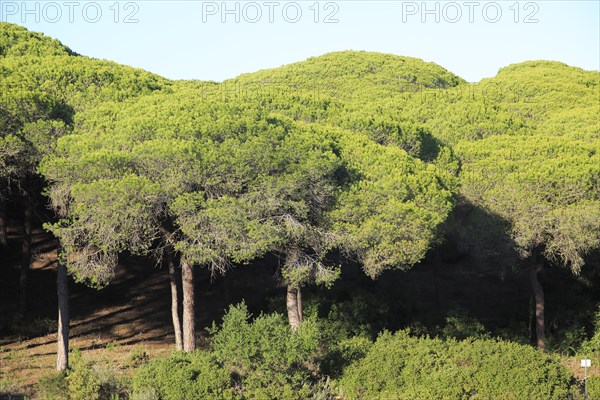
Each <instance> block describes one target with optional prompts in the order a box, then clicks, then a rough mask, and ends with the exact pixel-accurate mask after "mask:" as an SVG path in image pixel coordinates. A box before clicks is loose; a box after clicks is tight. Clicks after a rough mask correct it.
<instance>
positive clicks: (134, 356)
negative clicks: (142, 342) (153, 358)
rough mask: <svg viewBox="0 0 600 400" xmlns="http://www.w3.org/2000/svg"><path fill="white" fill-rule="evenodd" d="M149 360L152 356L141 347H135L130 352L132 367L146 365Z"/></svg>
mask: <svg viewBox="0 0 600 400" xmlns="http://www.w3.org/2000/svg"><path fill="white" fill-rule="evenodd" d="M149 360H150V356H149V355H148V353H147V352H146V350H144V349H142V348H140V347H135V348H134V349H133V350H131V353H130V354H129V366H130V367H132V368H138V367H140V366H142V365H146V364H147V363H148V361H149Z"/></svg>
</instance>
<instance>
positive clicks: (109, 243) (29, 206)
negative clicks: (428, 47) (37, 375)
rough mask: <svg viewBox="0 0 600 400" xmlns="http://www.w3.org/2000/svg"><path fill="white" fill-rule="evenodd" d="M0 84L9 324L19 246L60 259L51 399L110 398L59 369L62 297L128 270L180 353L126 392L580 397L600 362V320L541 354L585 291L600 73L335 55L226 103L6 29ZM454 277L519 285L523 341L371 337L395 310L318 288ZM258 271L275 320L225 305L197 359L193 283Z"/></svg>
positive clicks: (598, 196) (590, 277)
mask: <svg viewBox="0 0 600 400" xmlns="http://www.w3.org/2000/svg"><path fill="white" fill-rule="evenodd" d="M0 72H1V73H0V89H1V90H0V93H2V95H1V101H0V120H1V121H2V125H1V130H0V246H2V252H3V259H4V258H5V259H9V257H8V256H7V257H4V255H5V254H8V252H9V251H15V249H16V248H17V249H18V258H19V260H20V261H19V263H18V264H19V265H18V268H19V279H18V282H13V283H11V284H13V285H18V286H19V299H18V304H17V303H15V304H14V306H15V308H12V309H11V308H10V307H11V305H6V309H7V310H11V311H10V312H11V313H13V314H14V318H16V319H19V318H20V319H23V318H27V316H28V315H32V313H34V312H35V310H32V309H31V308H30V307H29V306H28V301H27V299H28V284H27V283H28V275H29V274H30V270H29V269H30V265H31V262H32V261H31V259H32V242H31V232H32V227H33V226H34V225H36V224H38V225H39V224H43V226H44V228H45V230H46V231H47V232H48V233H49V234H51V235H52V237H53V238H54V240H55V243H56V248H57V249H58V251H57V252H58V259H57V262H56V270H57V275H56V276H57V285H56V287H57V293H58V308H59V316H58V357H57V365H56V367H57V369H58V371H60V372H61V374H60V375H59V376H58V377H56V378H53V379H54V380H53V381H52V382H54V384H56V385H64V386H65V388H67V389H68V391H69V393H70V396H71V398H72V399H79V398H82V399H83V398H86V399H88V398H98V396H101V397H102V398H104V397H107V396H109V395H110V393H108V392H110V390H109V386H110V385H108V386H107V383H106V382H103V381H102V379H101V377H99V376H98V375H97V374H95V373H94V369H93V368H92V367H91V364H90V363H89V361H88V360H86V358H85V352H84V353H83V355H81V354H80V353H79V352H75V357H74V360H72V361H73V362H71V363H69V343H68V342H69V292H68V288H69V284H68V280H69V279H71V278H72V279H74V280H75V281H76V282H78V283H82V284H85V285H88V286H92V287H94V288H98V289H101V288H103V287H105V286H107V285H110V284H111V281H112V280H113V278H114V276H115V270H116V269H117V268H118V267H119V265H120V264H121V263H122V260H123V259H124V258H127V257H132V256H136V257H139V258H141V259H144V260H145V262H146V263H147V266H148V268H149V269H150V268H154V267H155V266H163V267H165V268H166V269H168V276H169V283H168V285H169V287H170V291H171V296H170V299H168V300H169V301H170V305H169V306H167V307H169V309H170V314H171V320H172V326H173V327H172V331H173V335H174V339H175V343H174V349H176V350H177V352H175V353H173V354H172V355H171V356H169V357H167V358H156V359H154V360H152V361H150V362H149V363H148V364H146V365H144V366H142V367H140V368H136V369H135V370H134V371H131V373H130V375H132V376H133V378H132V379H133V380H132V381H131V382H130V384H129V385H126V386H127V387H128V388H123V387H121V388H120V389H118V390H117V391H120V393H121V395H125V393H131V395H132V397H131V398H155V399H198V398H261V399H262V398H265V399H282V398H290V399H291V398H298V399H303V398H331V399H336V398H339V399H361V398H369V399H370V398H373V399H375V398H379V397H386V396H387V397H394V398H396V397H398V398H404V397H407V398H411V399H429V398H435V397H444V398H449V399H450V398H451V399H455V398H456V399H475V398H481V397H482V396H483V397H494V398H506V399H512V398H514V399H521V398H528V399H559V398H567V397H566V396H578V395H579V393H580V390H579V389H580V388H579V386H578V385H579V383H578V381H577V380H576V379H575V378H574V377H573V375H572V372H570V371H569V370H567V369H566V368H565V367H564V366H563V365H562V364H561V362H562V363H565V359H566V357H565V358H564V359H562V360H561V359H560V356H561V355H563V356H564V354H562V353H560V352H559V351H558V349H562V348H565V346H566V347H569V348H570V349H571V353H572V354H579V353H580V352H583V351H586V352H587V354H594V356H597V355H599V354H600V347H599V346H600V341H599V339H598V338H599V337H600V331H599V330H598V329H599V328H600V319H598V318H599V317H598V315H600V314H598V312H599V311H598V304H599V303H598V302H599V301H600V299H599V298H597V297H593V296H592V297H589V298H588V299H587V300H586V301H587V302H588V304H592V305H593V306H592V307H591V308H590V309H589V310H587V311H585V312H584V313H582V314H581V315H580V316H579V317H578V319H577V320H575V321H573V320H571V321H570V325H568V324H565V326H564V327H563V326H561V328H560V329H556V330H553V331H552V334H551V335H550V340H547V336H548V333H549V330H550V329H549V327H548V324H547V323H546V321H547V320H548V318H547V313H546V312H545V311H546V309H547V306H546V303H547V302H546V301H545V292H544V287H545V284H546V283H548V284H550V285H552V286H553V287H554V286H556V285H557V284H558V283H557V282H550V279H549V278H546V275H545V274H546V272H545V271H546V270H554V269H557V268H558V269H561V268H562V269H565V270H567V271H569V272H570V273H571V274H572V275H573V276H574V277H576V278H577V277H579V276H580V274H582V272H586V271H587V274H586V275H585V278H581V279H584V280H585V285H587V286H588V287H590V288H592V291H593V290H594V289H595V290H596V291H597V288H598V285H599V284H600V282H599V281H598V267H600V265H598V252H599V250H600V74H599V73H598V72H590V71H583V70H581V69H578V68H574V67H570V66H567V65H564V64H561V63H557V62H548V61H531V62H526V63H521V64H517V65H511V66H508V67H506V68H503V69H501V70H500V71H499V73H498V74H497V76H495V77H494V78H490V79H485V80H482V81H481V82H478V83H473V84H471V83H467V82H466V81H464V80H463V79H461V78H460V77H458V76H456V75H454V74H452V73H451V72H449V71H447V70H445V69H444V68H442V67H440V66H438V65H435V64H433V63H426V62H423V61H421V60H418V59H414V58H408V57H399V56H395V55H389V54H379V53H368V52H354V51H345V52H338V53H330V54H326V55H323V56H319V57H313V58H310V59H308V60H306V61H303V62H300V63H296V64H291V65H287V66H283V67H280V68H275V69H271V70H264V71H259V72H256V73H251V74H244V75H241V76H239V77H237V78H234V79H231V80H227V81H224V82H221V83H215V82H202V81H169V80H167V79H164V78H162V77H159V76H157V75H154V74H151V73H148V72H146V71H142V70H139V69H134V68H131V67H127V66H122V65H118V64H115V63H112V62H108V61H101V60H95V59H91V58H88V57H84V56H81V55H79V54H77V53H75V52H73V51H72V50H70V49H69V48H68V47H66V46H64V45H62V44H61V43H60V42H58V41H57V40H54V39H51V38H47V37H45V36H43V35H41V34H36V33H32V32H29V31H27V30H26V29H24V28H21V27H18V26H16V25H11V24H6V23H0ZM7 204H10V209H11V210H12V212H13V213H16V214H18V216H17V217H16V218H12V219H13V220H18V221H19V223H18V224H19V225H20V226H21V227H22V231H21V232H20V233H19V234H18V235H13V237H12V240H13V241H18V242H19V245H18V246H14V245H13V246H10V247H9V246H8V244H9V235H8V234H7V226H8V225H10V224H9V221H8V218H7V206H6V205H7ZM40 210H44V211H40ZM456 259H460V260H467V261H465V262H469V263H471V264H472V265H474V266H475V268H479V270H480V271H481V272H480V273H481V274H488V275H498V276H500V275H504V274H512V275H513V276H514V277H516V279H517V280H519V279H520V280H525V281H527V282H528V283H529V285H530V286H531V290H532V300H533V303H532V306H533V307H532V310H534V311H533V312H532V315H531V317H530V318H532V320H533V321H535V323H534V324H533V325H532V326H533V327H534V328H532V331H534V332H535V333H534V334H532V337H524V336H523V334H522V331H521V332H512V333H510V334H505V333H506V332H504V333H502V334H501V333H499V332H491V331H489V330H487V329H486V327H485V326H484V325H482V324H481V323H480V322H478V321H477V320H475V319H474V318H472V317H470V316H468V315H464V313H461V312H459V313H458V314H452V312H448V313H447V315H438V316H437V319H436V321H435V324H430V323H429V322H430V321H426V319H425V318H424V319H423V320H422V321H414V320H410V321H409V320H408V319H407V320H403V319H402V318H403V317H402V315H397V316H395V317H394V321H393V322H392V323H391V324H388V323H386V322H385V321H384V319H380V320H377V318H376V317H373V315H379V314H378V312H380V310H381V309H384V308H385V307H390V305H389V304H388V305H386V304H382V302H384V301H385V299H384V298H383V297H382V298H379V299H378V300H376V301H375V303H376V304H370V305H369V304H365V303H359V302H358V301H356V302H355V303H350V306H348V305H347V304H342V300H333V301H332V300H331V299H329V300H325V299H324V297H323V296H326V295H323V293H328V292H327V290H321V289H319V290H317V289H315V287H316V286H320V287H324V288H326V289H327V288H332V289H335V287H339V286H340V285H345V284H347V283H345V282H344V280H345V278H344V277H345V276H346V275H344V271H345V270H347V269H351V268H355V267H356V268H360V270H362V272H363V273H364V276H365V277H366V278H365V279H368V280H377V279H378V278H380V277H381V276H382V275H385V276H386V279H388V278H389V279H391V278H390V277H391V276H392V275H390V274H396V275H394V276H396V277H399V278H394V279H400V280H401V279H402V278H401V277H402V276H403V275H401V274H408V273H409V271H411V270H412V269H415V268H418V267H419V266H420V265H421V264H423V263H425V262H430V263H434V264H435V265H436V268H437V269H443V268H444V266H447V265H449V264H450V263H451V262H453V261H452V260H456ZM269 260H271V261H269ZM272 260H276V263H275V264H274V265H275V267H274V268H275V273H274V274H273V275H274V276H273V280H274V284H277V285H280V286H282V287H285V290H284V291H283V290H282V293H281V298H282V301H281V303H282V304H283V303H284V302H285V306H283V307H274V309H275V310H278V311H284V313H285V317H284V316H283V315H282V314H280V313H277V312H275V313H273V312H272V311H274V309H273V308H271V309H264V310H263V311H264V312H265V313H263V314H260V315H254V316H252V315H251V313H250V312H249V311H248V309H247V307H246V305H245V304H241V305H232V306H231V307H230V308H229V309H228V311H227V313H226V315H225V316H224V318H223V321H222V323H219V324H215V325H213V327H212V328H211V329H210V340H209V341H210V343H209V344H207V345H206V346H203V347H206V348H204V349H202V350H199V349H198V347H199V346H198V345H197V338H198V333H197V330H199V328H201V327H200V326H198V323H197V320H196V317H197V315H198V314H199V312H200V311H199V308H204V309H208V308H210V307H212V306H211V304H199V303H198V302H197V301H196V298H197V294H196V292H197V290H196V289H195V287H197V282H196V281H195V279H194V277H195V275H196V276H198V270H199V269H202V268H204V269H207V270H208V271H209V272H210V274H211V275H213V276H216V275H222V274H225V276H227V274H228V273H229V272H230V271H231V270H232V269H238V268H256V264H259V263H269V262H273V261H272ZM427 260H429V261H427ZM0 262H2V264H1V266H0V268H3V269H8V268H13V267H16V266H14V265H9V263H8V262H4V260H0ZM394 271H395V272H394ZM507 271H508V272H507ZM70 277H71V278H70ZM436 279H438V278H436ZM365 282H366V281H365ZM436 282H437V281H436ZM4 283H5V284H7V283H6V282H4ZM248 285H249V286H252V282H248ZM434 285H437V283H434ZM349 287H350V286H349ZM352 287H353V286H352ZM436 287H437V286H436ZM436 290H437V289H436ZM458 290H459V291H469V290H471V288H469V287H468V286H466V285H465V286H463V287H460V288H459V289H458ZM349 291H350V293H351V295H350V296H351V298H355V299H359V298H360V296H362V295H363V294H364V292H368V289H363V288H355V287H353V289H351V290H350V289H349ZM284 292H285V293H284ZM306 293H308V294H309V295H306ZM303 294H304V295H303ZM374 295H375V296H376V295H377V294H374ZM436 295H437V292H436ZM242 297H244V296H242ZM283 299H284V300H283ZM553 299H554V297H553ZM335 301H339V302H340V304H339V305H336V304H335ZM352 301H354V300H352ZM438 302H439V301H438ZM325 303H328V304H329V305H328V306H327V307H328V309H329V311H328V312H326V311H324V310H325V306H324V304H325ZM331 303H333V305H331ZM377 303H378V304H377ZM2 306H4V305H2ZM552 306H553V307H556V306H558V305H552ZM344 307H346V308H348V307H349V310H348V309H346V310H345V311H344ZM369 307H371V308H369ZM439 308H440V309H442V307H439ZM220 311H222V312H225V310H220ZM269 312H271V313H269ZM369 313H370V314H372V315H371V316H369V318H371V317H372V319H370V320H368V321H367V320H365V319H364V318H362V317H361V315H365V314H369ZM519 313H520V314H525V315H527V310H524V311H523V312H520V311H519ZM533 315H534V316H535V317H534V316H533ZM361 318H362V319H361ZM493 318H494V316H493V315H491V316H490V319H493ZM521 322H523V323H525V324H527V323H530V322H531V320H530V321H521ZM556 323H557V321H556V319H554V320H553V324H556ZM398 327H402V328H404V329H401V330H398V331H397V332H395V333H390V332H389V331H388V330H391V329H397V328H398ZM411 328H412V329H411ZM561 329H562V330H561ZM574 331H576V332H578V333H577V334H576V335H575V336H576V337H575V338H573V337H572V336H573V335H571V337H570V339H568V340H569V341H568V343H567V339H566V338H567V337H569V335H570V332H574ZM531 339H534V342H533V343H531V344H534V345H535V347H537V348H538V349H537V350H536V349H534V348H533V347H534V346H531V345H530V344H528V342H529V341H530V340H531ZM561 341H563V342H564V343H561ZM548 342H550V345H549V343H548ZM565 343H566V344H565ZM563 345H564V346H563ZM544 349H545V350H546V352H544ZM598 379H600V378H597V377H594V378H592V382H598ZM594 384H595V385H596V387H598V386H600V385H599V384H597V383H594ZM593 387H594V386H592V388H593ZM113 389H114V388H113ZM65 390H66V389H65ZM115 390H116V389H115ZM592 390H593V389H592ZM596 390H599V389H596ZM0 392H1V390H0ZM113 394H114V391H113ZM599 395H600V393H599ZM135 396H138V397H135ZM140 396H141V397H140ZM144 396H146V397H144ZM46 397H47V398H52V397H51V395H49V394H48V393H46ZM575 398H577V397H575Z"/></svg>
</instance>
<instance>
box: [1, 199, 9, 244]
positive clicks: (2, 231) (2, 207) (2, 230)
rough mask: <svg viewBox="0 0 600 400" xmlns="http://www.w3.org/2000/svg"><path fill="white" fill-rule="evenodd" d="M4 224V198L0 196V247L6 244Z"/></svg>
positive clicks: (6, 236) (6, 237)
mask: <svg viewBox="0 0 600 400" xmlns="http://www.w3.org/2000/svg"><path fill="white" fill-rule="evenodd" d="M6 224H7V222H6V200H5V199H3V198H1V197H0V247H4V246H6V245H7V244H8V235H7V233H6Z"/></svg>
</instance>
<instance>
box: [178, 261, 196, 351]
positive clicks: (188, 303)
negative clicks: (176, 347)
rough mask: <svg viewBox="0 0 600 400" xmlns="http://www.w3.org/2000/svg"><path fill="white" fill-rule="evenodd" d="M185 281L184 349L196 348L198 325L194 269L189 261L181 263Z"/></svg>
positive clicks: (192, 349)
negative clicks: (195, 305)
mask: <svg viewBox="0 0 600 400" xmlns="http://www.w3.org/2000/svg"><path fill="white" fill-rule="evenodd" d="M181 277H182V282H183V351H186V352H188V351H194V350H196V327H195V318H194V311H195V307H194V269H193V267H192V265H191V264H190V263H188V262H187V261H182V263H181Z"/></svg>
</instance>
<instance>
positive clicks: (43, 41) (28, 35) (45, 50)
mask: <svg viewBox="0 0 600 400" xmlns="http://www.w3.org/2000/svg"><path fill="white" fill-rule="evenodd" d="M70 54H73V52H72V51H71V50H70V49H69V48H67V47H65V46H64V45H62V44H61V43H60V42H59V41H58V40H56V39H52V38H49V37H47V36H44V35H43V34H41V33H34V32H29V31H28V30H27V29H25V28H23V27H21V26H18V25H14V24H9V23H6V22H0V57H2V56H4V57H18V56H25V55H30V56H38V57H41V56H55V55H70Z"/></svg>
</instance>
